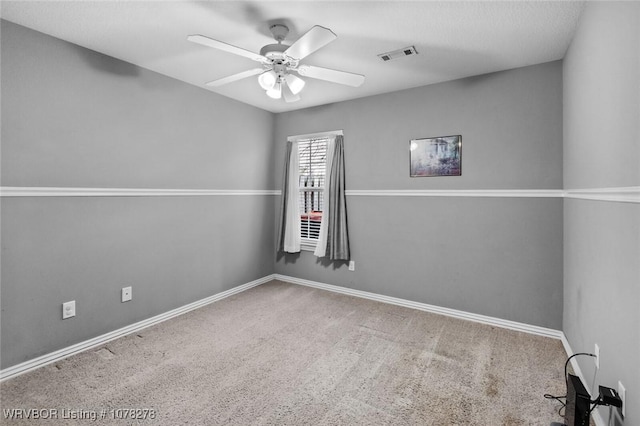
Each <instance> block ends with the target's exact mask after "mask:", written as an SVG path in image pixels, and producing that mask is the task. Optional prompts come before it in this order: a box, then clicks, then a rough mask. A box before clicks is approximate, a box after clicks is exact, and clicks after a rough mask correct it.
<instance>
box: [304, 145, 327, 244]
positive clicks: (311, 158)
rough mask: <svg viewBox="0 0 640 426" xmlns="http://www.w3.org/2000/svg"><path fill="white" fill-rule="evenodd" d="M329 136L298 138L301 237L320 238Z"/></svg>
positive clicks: (308, 238)
mask: <svg viewBox="0 0 640 426" xmlns="http://www.w3.org/2000/svg"><path fill="white" fill-rule="evenodd" d="M328 140H329V138H328V137H317V138H309V139H299V140H298V155H299V159H300V171H299V177H300V237H301V238H302V239H303V240H305V239H306V240H312V241H313V242H314V243H315V241H314V240H318V236H319V233H320V223H321V222H322V212H323V204H324V203H323V200H324V185H325V182H326V176H325V169H326V161H327V142H328Z"/></svg>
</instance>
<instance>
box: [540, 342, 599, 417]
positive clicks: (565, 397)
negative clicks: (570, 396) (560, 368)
mask: <svg viewBox="0 0 640 426" xmlns="http://www.w3.org/2000/svg"><path fill="white" fill-rule="evenodd" d="M580 355H584V356H591V357H595V355H594V354H591V353H588V352H578V353H576V354H573V355H571V356H570V357H569V358H567V361H566V362H565V363H564V384H565V389H566V390H565V394H564V395H562V396H556V395H551V394H548V393H545V394H544V397H545V398H546V399H555V400H556V401H558V402H559V403H560V404H562V406H561V407H560V408H558V415H559V416H560V417H564V415H563V414H562V409H563V408H565V407H566V406H567V403H566V402H565V401H566V399H567V392H568V391H569V376H568V374H567V367H568V366H569V362H570V361H571V360H572V359H573V358H574V357H577V356H580ZM563 399H564V400H565V401H563ZM592 402H595V401H592ZM595 407H596V406H595V405H594V406H593V407H592V408H591V410H589V414H591V411H593V409H594V408H595Z"/></svg>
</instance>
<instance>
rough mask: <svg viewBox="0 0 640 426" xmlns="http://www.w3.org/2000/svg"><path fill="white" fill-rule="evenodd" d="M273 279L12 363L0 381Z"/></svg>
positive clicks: (238, 287) (269, 276) (0, 371)
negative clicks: (21, 361) (18, 362)
mask: <svg viewBox="0 0 640 426" xmlns="http://www.w3.org/2000/svg"><path fill="white" fill-rule="evenodd" d="M273 279H274V278H273V275H268V276H266V277H263V278H260V279H257V280H255V281H251V282H248V283H246V284H242V285H239V286H237V287H234V288H232V289H229V290H227V291H223V292H222V293H218V294H214V295H213V296H209V297H206V298H204V299H200V300H197V301H195V302H193V303H189V304H188V305H184V306H181V307H179V308H176V309H173V310H171V311H168V312H165V313H163V314H160V315H156V316H154V317H151V318H147V319H146V320H143V321H139V322H136V323H134V324H131V325H128V326H126V327H122V328H119V329H117V330H114V331H111V332H109V333H106V334H103V335H101V336H97V337H94V338H92V339H89V340H85V341H84V342H80V343H76V344H75V345H71V346H68V347H66V348H62V349H59V350H57V351H55V352H51V353H48V354H45V355H42V356H39V357H37V358H34V359H31V360H29V361H25V362H23V363H20V364H17V365H14V366H12V367H8V368H5V369H4V370H0V381H4V380H7V379H10V378H12V377H16V376H18V375H20V374H24V373H27V372H29V371H32V370H35V369H36V368H40V367H44V366H45V365H48V364H51V363H54V362H57V361H60V360H62V359H64V358H67V357H70V356H71V355H75V354H77V353H80V352H84V351H87V350H89V349H93V348H96V347H98V346H100V345H103V344H105V343H108V342H110V341H112V340H115V339H118V338H120V337H123V336H126V335H128V334H132V333H135V332H138V331H140V330H142V329H144V328H147V327H150V326H152V325H156V324H159V323H161V322H163V321H166V320H169V319H171V318H175V317H177V316H179V315H182V314H185V313H187V312H190V311H193V310H194V309H198V308H201V307H203V306H206V305H209V304H211V303H213V302H217V301H218V300H221V299H224V298H226V297H229V296H233V295H234V294H237V293H240V292H243V291H245V290H248V289H250V288H252V287H256V286H259V285H261V284H264V283H267V282H269V281H272V280H273Z"/></svg>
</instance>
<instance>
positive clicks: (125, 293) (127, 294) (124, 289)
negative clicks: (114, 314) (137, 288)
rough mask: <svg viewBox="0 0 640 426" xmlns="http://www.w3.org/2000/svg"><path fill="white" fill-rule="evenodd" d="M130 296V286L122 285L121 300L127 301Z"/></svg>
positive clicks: (131, 294)
mask: <svg viewBox="0 0 640 426" xmlns="http://www.w3.org/2000/svg"><path fill="white" fill-rule="evenodd" d="M132 297H133V293H132V290H131V287H122V302H128V301H129V300H131V298H132Z"/></svg>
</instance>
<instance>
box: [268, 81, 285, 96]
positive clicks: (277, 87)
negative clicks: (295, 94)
mask: <svg viewBox="0 0 640 426" xmlns="http://www.w3.org/2000/svg"><path fill="white" fill-rule="evenodd" d="M267 96H269V97H270V98H271V99H280V98H282V83H281V82H280V79H278V80H277V81H276V83H275V84H274V85H273V88H271V89H269V90H267Z"/></svg>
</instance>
